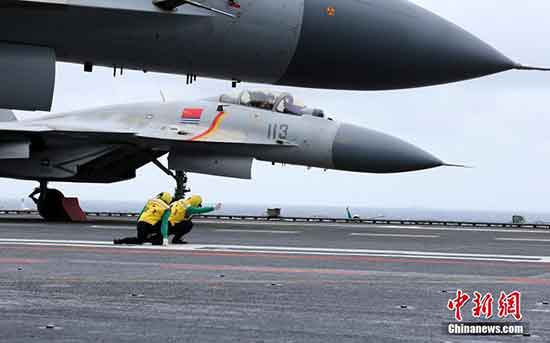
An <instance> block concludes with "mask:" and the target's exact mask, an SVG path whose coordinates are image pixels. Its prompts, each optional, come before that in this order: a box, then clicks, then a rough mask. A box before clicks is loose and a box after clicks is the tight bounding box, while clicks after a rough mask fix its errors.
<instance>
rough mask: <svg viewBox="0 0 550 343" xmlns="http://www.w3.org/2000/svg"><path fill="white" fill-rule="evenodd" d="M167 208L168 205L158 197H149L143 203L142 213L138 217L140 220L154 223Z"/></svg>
mask: <svg viewBox="0 0 550 343" xmlns="http://www.w3.org/2000/svg"><path fill="white" fill-rule="evenodd" d="M167 209H168V205H167V204H166V203H165V202H164V201H162V200H160V199H151V200H149V201H148V202H147V204H146V205H145V209H144V210H143V213H142V214H141V216H140V217H139V221H140V222H146V223H149V224H151V225H156V224H157V223H158V222H159V221H160V220H161V219H162V216H163V215H164V212H165V211H166V210H167Z"/></svg>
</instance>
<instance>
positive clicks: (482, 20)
mask: <svg viewBox="0 0 550 343" xmlns="http://www.w3.org/2000/svg"><path fill="white" fill-rule="evenodd" d="M414 2H416V3H418V4H419V5H421V6H424V7H426V8H428V9H430V10H432V11H434V12H435V13H437V14H439V15H442V16H443V17H445V18H447V19H449V20H451V21H452V22H454V23H456V24H458V25H460V26H461V27H463V28H465V29H466V30H468V31H470V32H472V33H473V34H475V35H476V36H478V37H480V38H481V39H482V40H484V41H486V42H488V43H489V44H491V45H493V46H494V47H496V48H497V49H498V50H500V51H501V52H503V53H504V54H505V55H507V56H508V57H510V58H512V59H513V60H515V61H517V62H520V63H523V64H528V65H539V66H550V41H549V40H548V37H550V25H548V13H550V2H548V1H545V0H523V1H501V0H483V1H479V0H462V1H441V0H417V1H414ZM245 88H261V89H273V90H285V91H290V92H292V93H294V94H295V95H296V96H297V97H299V98H301V99H302V101H303V102H305V103H306V104H308V105H310V106H312V107H316V108H322V109H324V110H325V112H326V113H329V114H330V116H331V117H333V118H335V119H336V120H339V121H343V122H349V123H353V124H356V125H362V126H365V127H368V128H371V129H376V130H379V131H382V132H385V133H388V134H392V135H395V136H397V137H400V138H402V139H405V140H406V141H409V142H411V143H413V144H415V145H418V146H419V147H421V148H423V149H425V150H427V151H429V152H431V153H432V154H434V155H435V156H437V157H439V158H440V159H442V160H444V161H445V162H448V163H459V164H466V165H469V166H472V167H473V168H471V169H460V168H437V169H432V170H428V171H421V172H414V173H408V174H393V175H374V174H359V173H348V172H338V171H326V172H325V171H322V170H319V169H312V170H307V169H306V168H305V167H295V166H288V165H287V166H285V167H282V166H272V165H271V164H268V163H263V162H258V161H256V162H255V164H254V167H253V180H251V181H249V180H237V179H231V178H221V177H215V176H207V175H199V174H190V177H189V179H190V186H191V189H192V191H193V193H199V194H202V195H203V196H204V197H205V198H206V200H207V201H208V202H218V201H220V202H232V203H251V204H257V203H265V204H274V205H284V204H303V205H316V204H319V205H350V206H373V207H388V208H437V209H449V210H503V211H540V212H550V202H548V201H547V199H548V194H550V182H548V176H549V175H550V109H549V104H548V103H549V98H550V97H549V95H550V73H535V72H519V71H511V72H506V73H503V74H499V75H495V76H490V77H486V78H483V79H477V80H472V81H467V82H462V83H457V84H451V85H443V86H435V87H428V88H422V89H414V90H403V91H390V92H349V91H347V92H343V91H330V90H313V89H299V88H287V87H276V86H266V85H254V84H249V83H242V84H240V85H239V89H241V90H242V89H245ZM160 90H162V92H163V93H164V94H165V95H166V97H167V98H168V100H176V99H177V100H194V99H200V98H204V97H209V96H215V95H219V94H221V93H227V92H232V91H233V90H232V89H231V84H230V82H228V81H220V80H212V79H202V78H199V80H198V82H197V83H195V84H194V85H192V86H187V85H185V77H184V76H177V75H176V76H174V75H166V74H156V73H147V74H143V73H142V72H137V71H134V72H132V71H125V73H124V76H123V77H117V78H113V77H112V70H111V69H106V68H95V69H94V72H93V73H84V72H83V71H82V66H79V65H71V64H59V65H58V71H57V82H56V90H55V98H54V106H53V110H52V112H54V113H55V112H65V111H70V110H76V109H83V108H91V107H95V106H101V105H107V104H118V103H128V102H135V101H151V100H152V101H157V100H158V101H160ZM16 113H17V115H19V116H20V117H25V118H30V117H34V116H40V115H43V113H40V112H36V113H24V112H16ZM35 186H36V183H34V182H26V181H14V180H8V179H0V189H2V196H3V197H11V198H21V197H24V196H26V194H28V193H30V191H31V190H32V189H33V188H34V187H35ZM52 186H53V187H56V188H59V189H60V190H62V191H63V192H64V193H65V194H66V195H67V196H78V197H80V198H81V199H86V200H109V201H112V200H124V201H128V200H130V201H134V200H135V201H141V200H145V199H147V198H148V197H150V196H152V195H154V194H156V193H158V192H160V191H164V190H173V188H174V183H173V180H172V179H171V178H169V177H167V176H166V175H165V174H163V173H162V172H161V171H160V170H158V169H157V168H156V167H155V166H153V165H148V166H146V167H144V168H142V169H140V170H139V171H138V177H137V178H136V179H134V180H131V181H127V182H121V183H116V184H110V185H93V184H69V183H53V184H52Z"/></svg>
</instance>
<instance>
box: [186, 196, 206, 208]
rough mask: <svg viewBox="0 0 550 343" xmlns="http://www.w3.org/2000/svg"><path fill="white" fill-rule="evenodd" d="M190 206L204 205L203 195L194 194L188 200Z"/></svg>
mask: <svg viewBox="0 0 550 343" xmlns="http://www.w3.org/2000/svg"><path fill="white" fill-rule="evenodd" d="M186 201H187V203H188V204H189V205H190V206H193V207H198V206H201V205H202V197H201V196H200V195H192V196H191V197H190V198H189V199H187V200H186Z"/></svg>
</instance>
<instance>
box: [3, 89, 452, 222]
mask: <svg viewBox="0 0 550 343" xmlns="http://www.w3.org/2000/svg"><path fill="white" fill-rule="evenodd" d="M0 118H1V119H2V122H1V123H0V137H1V143H0V160H1V162H2V163H0V176H1V177H8V178H15V179H24V180H36V181H39V182H40V188H38V189H37V190H36V191H35V192H34V193H33V194H32V196H33V197H35V200H36V201H37V204H38V209H39V211H40V213H41V215H42V216H43V217H44V218H46V219H51V220H54V219H55V220H59V219H64V218H67V215H66V214H65V212H64V208H63V202H64V197H63V195H62V193H61V192H59V191H57V190H54V189H48V187H47V184H48V181H64V182H86V183H112V182H117V181H123V180H128V179H132V178H134V177H135V176H136V169H138V168H140V167H142V166H144V165H145V164H148V163H150V162H153V163H155V164H156V165H157V166H158V167H160V168H161V169H162V170H163V171H165V172H166V173H167V174H168V175H171V176H172V177H174V178H175V179H176V183H177V191H176V194H177V196H178V197H182V196H183V194H184V193H185V192H186V182H187V178H186V172H195V173H203V174H210V175H219V176H226V177H235V178H243V179H249V178H251V167H252V162H253V159H258V160H262V161H269V162H273V163H289V164H297V165H304V166H308V167H319V168H324V169H337V170H345V171H353V172H364V173H399V172H408V171H415V170H422V169H428V168H434V167H438V166H442V165H444V163H443V162H441V161H440V160H439V159H438V158H436V157H434V156H432V155H431V154H429V153H427V152H425V151H423V150H421V149H419V148H417V147H415V146H413V145H411V144H409V143H406V142H404V141H402V140H400V139H398V138H395V137H392V136H389V135H386V134H383V133H380V132H377V131H373V130H370V129H366V128H362V127H358V126H354V125H350V124H345V123H339V122H337V121H334V120H332V119H330V118H328V117H326V116H325V114H324V113H323V111H322V110H320V109H314V108H310V107H306V106H304V105H303V104H301V103H300V102H299V101H297V100H296V99H294V97H293V96H292V95H291V94H288V93H281V94H275V93H269V92H262V91H243V92H242V93H240V94H238V95H236V96H230V95H222V96H221V97H216V98H211V99H206V100H202V101H194V102H166V103H141V104H128V105H118V106H110V107H104V108H97V109H91V110H85V111H78V112H72V113H67V114H58V115H49V116H46V117H43V118H40V119H35V120H27V121H17V120H16V119H15V117H14V116H13V113H11V112H10V111H4V112H2V114H1V115H0ZM166 153H168V154H169V155H168V167H165V166H164V165H163V164H162V163H160V162H159V161H158V158H159V157H161V156H163V155H165V154H166ZM172 170H175V171H176V172H175V173H173V172H172ZM38 193H39V194H40V196H39V197H38V198H36V195H37V194H38Z"/></svg>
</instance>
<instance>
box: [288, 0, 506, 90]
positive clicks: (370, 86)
mask: <svg viewBox="0 0 550 343" xmlns="http://www.w3.org/2000/svg"><path fill="white" fill-rule="evenodd" d="M324 3H325V1H324V0H307V1H305V10H304V21H303V25H302V32H301V36H300V40H299V43H298V46H297V49H296V52H295V56H294V58H293V60H292V61H291V63H290V65H289V68H288V70H287V73H286V75H285V76H284V77H283V79H282V80H281V82H282V83H286V84H289V83H294V84H296V83H301V84H302V85H303V86H309V87H319V85H324V87H323V88H338V89H362V90H385V89H401V88H413V87H421V86H429V85H436V84H443V83H449V82H455V81H461V80H466V79H471V78H476V77H480V76H484V75H489V74H493V73H497V72H501V71H504V70H509V69H512V68H514V67H515V66H516V64H515V63H514V62H512V61H511V60H510V59H508V58H507V57H505V56H504V55H502V54H501V53H500V52H498V51H497V50H495V49H494V48H492V47H491V46H490V45H488V44H486V43H484V42H483V41H481V40H480V39H478V38H477V37H475V36H473V35H472V34H470V33H468V32H466V31H465V30H463V29H461V28H460V27H458V26H456V25H454V24H452V23H450V22H448V21H447V20H445V19H443V18H441V17H439V16H437V15H436V14H434V13H432V12H430V11H428V10H425V9H423V8H421V7H419V6H417V5H415V4H412V3H411V2H409V1H404V0H369V1H358V0H339V1H338V2H337V3H335V5H333V7H331V5H328V4H327V6H329V8H331V9H332V10H330V11H329V10H328V9H327V10H326V11H323V8H324V7H323V4H324ZM329 12H330V13H331V14H332V15H329Z"/></svg>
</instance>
